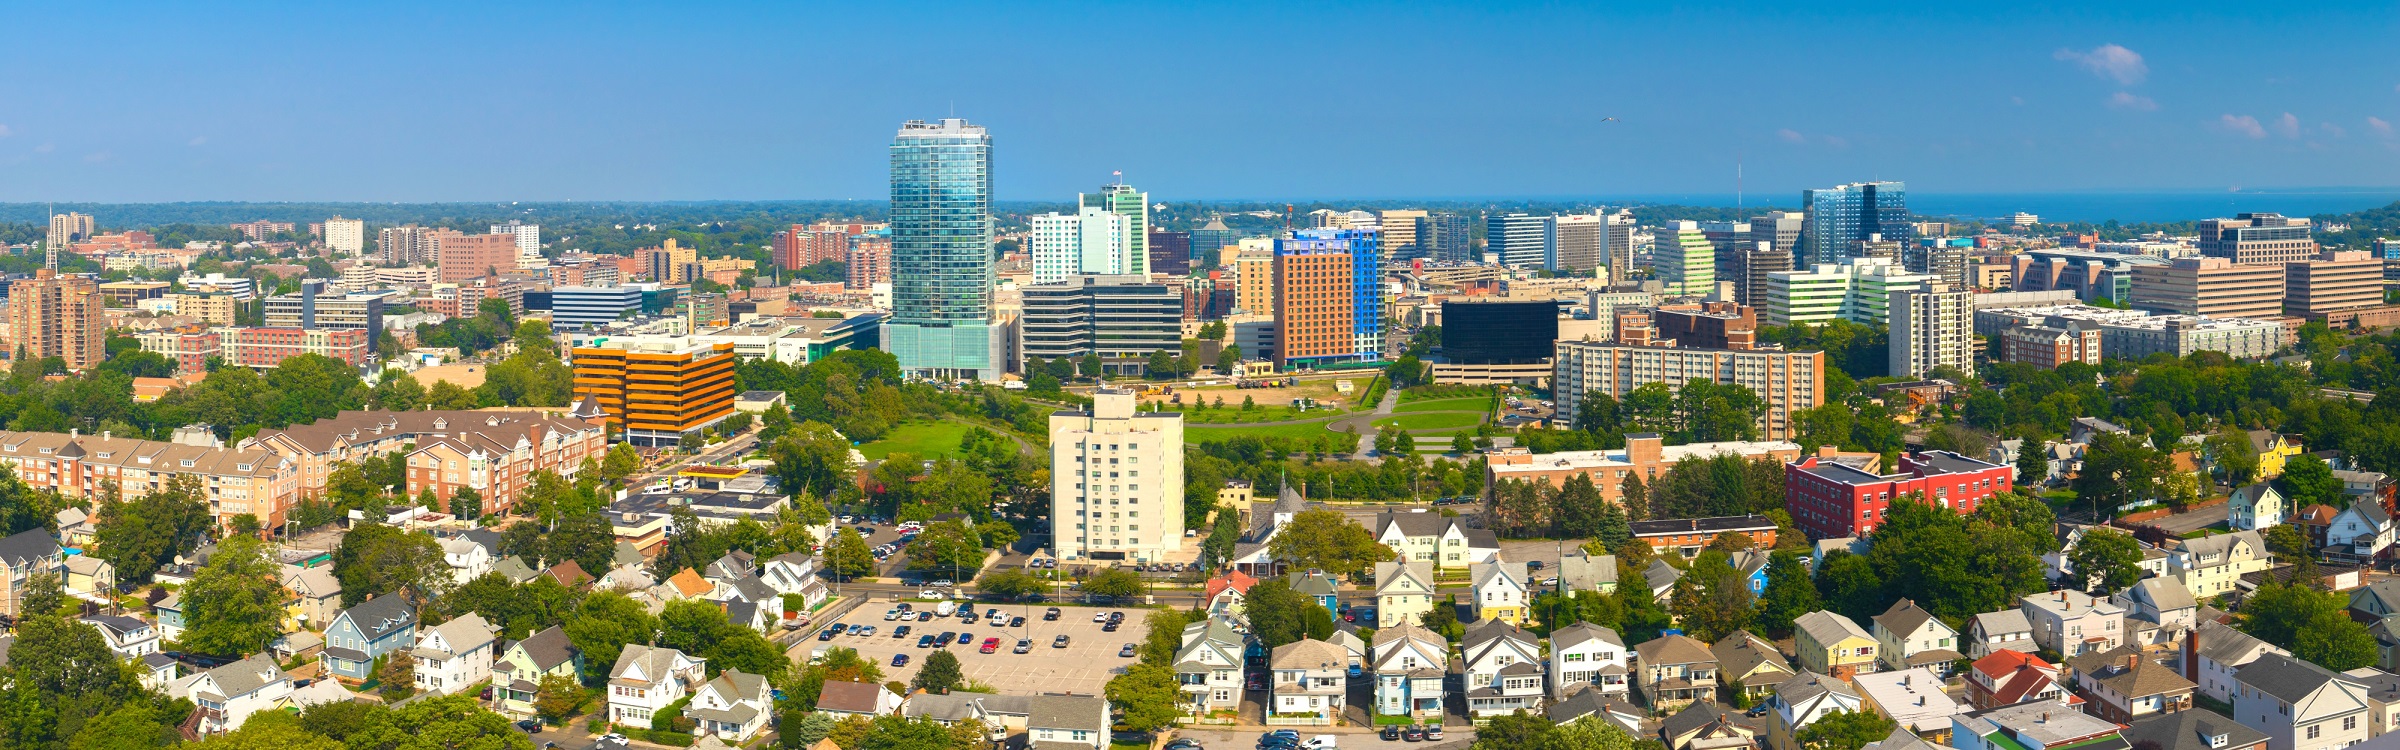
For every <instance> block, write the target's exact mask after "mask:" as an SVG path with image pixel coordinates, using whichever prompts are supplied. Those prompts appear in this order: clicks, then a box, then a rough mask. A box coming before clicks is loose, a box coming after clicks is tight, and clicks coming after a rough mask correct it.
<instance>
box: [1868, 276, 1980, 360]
mask: <svg viewBox="0 0 2400 750" xmlns="http://www.w3.org/2000/svg"><path fill="white" fill-rule="evenodd" d="M1973 298H1974V294H1973V293H1971V292H1968V291H1967V290H1965V289H1956V290H1955V291H1953V288H1952V287H1946V286H1944V285H1941V284H1929V285H1927V286H1926V288H1924V289H1904V290H1900V291H1896V292H1893V293H1892V309H1891V315H1892V318H1891V319H1892V324H1891V325H1892V327H1891V335H1890V343H1889V354H1890V360H1889V361H1890V364H1891V374H1892V375H1893V376H1895V377H1903V378H1913V377H1917V376H1920V375H1923V374H1925V373H1926V371H1929V370H1932V369H1933V368H1936V367H1954V368H1957V369H1958V371H1959V372H1961V373H1965V374H1967V375H1974V374H1975V302H1974V299H1973Z"/></svg>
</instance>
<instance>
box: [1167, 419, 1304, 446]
mask: <svg viewBox="0 0 2400 750" xmlns="http://www.w3.org/2000/svg"><path fill="white" fill-rule="evenodd" d="M1332 419H1333V418H1332V417H1330V416H1329V417H1326V422H1330V421H1332ZM1326 422H1306V423H1302V424H1279V425H1265V426H1248V427H1208V426H1202V425H1187V426H1185V427H1184V428H1183V437H1184V439H1185V440H1189V441H1192V442H1195V443H1205V442H1210V441H1215V440H1230V439H1233V438H1236V437H1240V436H1243V435H1257V436H1259V437H1289V438H1304V437H1315V436H1317V435H1323V434H1327V433H1328V432H1330V430H1327V429H1326V428H1325V425H1326Z"/></svg>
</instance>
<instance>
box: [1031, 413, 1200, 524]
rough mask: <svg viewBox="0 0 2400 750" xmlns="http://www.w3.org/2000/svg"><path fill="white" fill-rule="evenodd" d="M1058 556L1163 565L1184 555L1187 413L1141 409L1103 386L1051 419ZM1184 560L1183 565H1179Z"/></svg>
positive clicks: (1053, 520)
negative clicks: (1085, 405)
mask: <svg viewBox="0 0 2400 750" xmlns="http://www.w3.org/2000/svg"><path fill="white" fill-rule="evenodd" d="M1050 482H1051V489H1050V519H1051V524H1052V526H1053V528H1054V529H1055V531H1053V532H1051V539H1052V543H1051V551H1052V552H1053V553H1055V554H1057V555H1058V557H1059V559H1062V560H1127V561H1133V562H1159V561H1162V560H1165V559H1167V558H1169V557H1176V556H1178V553H1180V552H1182V550H1183V542H1184V539H1183V415H1182V414H1180V413H1177V412H1143V411H1137V410H1136V403H1135V399H1134V396H1133V393H1132V392H1131V391H1124V390H1117V389H1111V388H1102V389H1100V391H1099V392H1097V393H1094V394H1092V406H1091V408H1090V409H1089V410H1086V411H1060V412H1053V413H1051V415H1050ZM1178 561H1179V562H1180V560H1178Z"/></svg>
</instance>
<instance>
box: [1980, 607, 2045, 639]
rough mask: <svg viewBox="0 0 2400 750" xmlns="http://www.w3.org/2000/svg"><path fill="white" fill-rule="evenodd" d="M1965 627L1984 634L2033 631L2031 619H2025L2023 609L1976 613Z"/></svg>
mask: <svg viewBox="0 0 2400 750" xmlns="http://www.w3.org/2000/svg"><path fill="white" fill-rule="evenodd" d="M1967 627H1968V628H1970V629H1973V630H1975V631H1977V632H1980V633H1982V634H1984V635H1986V636H1990V635H1997V634H2001V633H2031V632H2033V621H2032V620H2027V619H2025V610H2022V609H2004V610H2001V611H1998V612H1985V613H1982V614H1978V615H1976V616H1975V619H1974V620H1973V621H1972V622H1970V623H1968V625H1967Z"/></svg>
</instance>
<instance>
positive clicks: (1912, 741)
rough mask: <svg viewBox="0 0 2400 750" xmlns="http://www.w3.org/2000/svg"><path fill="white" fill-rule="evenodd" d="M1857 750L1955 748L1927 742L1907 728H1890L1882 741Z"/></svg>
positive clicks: (1865, 745)
mask: <svg viewBox="0 0 2400 750" xmlns="http://www.w3.org/2000/svg"><path fill="white" fill-rule="evenodd" d="M1858 750H1955V748H1952V747H1950V746H1949V745H1938V744H1934V743H1931V742H1927V741H1925V738H1923V737H1918V736H1917V735H1915V734H1913V733H1911V732H1910V731H1909V729H1908V727H1902V726H1895V727H1892V733H1891V734H1888V735H1884V738H1883V739H1880V740H1876V741H1874V742H1869V743H1867V744H1864V745H1860V746H1859V747H1858Z"/></svg>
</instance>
